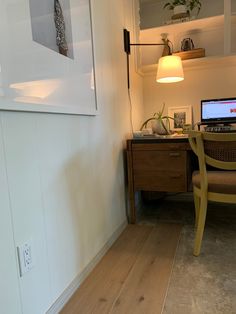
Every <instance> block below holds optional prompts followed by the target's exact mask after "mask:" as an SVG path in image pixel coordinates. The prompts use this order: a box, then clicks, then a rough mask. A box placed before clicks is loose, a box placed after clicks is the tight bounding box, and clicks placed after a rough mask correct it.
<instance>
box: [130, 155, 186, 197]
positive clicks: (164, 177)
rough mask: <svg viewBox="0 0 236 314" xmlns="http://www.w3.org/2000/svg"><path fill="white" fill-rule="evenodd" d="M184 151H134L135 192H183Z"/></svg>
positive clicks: (184, 178) (184, 188) (184, 184)
mask: <svg viewBox="0 0 236 314" xmlns="http://www.w3.org/2000/svg"><path fill="white" fill-rule="evenodd" d="M186 160H187V152H186V151H134V152H133V176H134V188H135V189H136V190H147V191H166V192H177V191H178V192H185V191H186V190H187V167H186Z"/></svg>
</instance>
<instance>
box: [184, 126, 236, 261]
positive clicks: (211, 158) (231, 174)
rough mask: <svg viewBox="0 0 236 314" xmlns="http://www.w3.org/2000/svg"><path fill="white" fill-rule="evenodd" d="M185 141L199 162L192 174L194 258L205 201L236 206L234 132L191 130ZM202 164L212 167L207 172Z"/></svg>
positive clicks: (235, 139) (200, 237)
mask: <svg viewBox="0 0 236 314" xmlns="http://www.w3.org/2000/svg"><path fill="white" fill-rule="evenodd" d="M189 142H190V145H191V148H192V150H193V151H194V153H195V154H196V155H197V157H198V162H199V171H195V172H193V175H192V183H193V193H194V205H195V229H196V234H195V243H194V251H193V255H195V256H198V255H199V254H200V250H201V243H202V237H203V232H204V227H205V220H206V213H207V203H208V200H210V201H215V202H223V203H234V204H236V171H235V170H236V133H208V132H197V131H196V132H195V131H193V132H190V134H189ZM206 165H210V166H212V167H214V168H213V169H212V170H209V169H207V167H206ZM215 168H216V169H215ZM218 169H220V170H218Z"/></svg>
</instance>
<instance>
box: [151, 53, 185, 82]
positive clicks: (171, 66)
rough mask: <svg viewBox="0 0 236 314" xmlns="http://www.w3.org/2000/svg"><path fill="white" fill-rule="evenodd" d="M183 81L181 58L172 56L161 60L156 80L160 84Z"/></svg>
mask: <svg viewBox="0 0 236 314" xmlns="http://www.w3.org/2000/svg"><path fill="white" fill-rule="evenodd" d="M183 79H184V72H183V66H182V61H181V58H180V57H178V56H172V55H170V56H165V57H162V58H160V59H159V62H158V69H157V78H156V81H157V82H158V83H175V82H180V81H183Z"/></svg>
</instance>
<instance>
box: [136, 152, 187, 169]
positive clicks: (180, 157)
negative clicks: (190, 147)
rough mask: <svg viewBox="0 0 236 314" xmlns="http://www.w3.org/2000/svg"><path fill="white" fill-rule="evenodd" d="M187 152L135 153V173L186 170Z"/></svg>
mask: <svg viewBox="0 0 236 314" xmlns="http://www.w3.org/2000/svg"><path fill="white" fill-rule="evenodd" d="M186 156H187V153H186V151H134V152H133V169H134V171H142V172H143V171H145V170H149V171H156V170H162V171H172V170H177V169H178V170H184V169H185V168H186Z"/></svg>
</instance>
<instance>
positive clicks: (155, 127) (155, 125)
mask: <svg viewBox="0 0 236 314" xmlns="http://www.w3.org/2000/svg"><path fill="white" fill-rule="evenodd" d="M165 126H166V124H165ZM166 129H167V130H168V127H167V126H166ZM152 132H153V133H156V134H159V135H166V134H169V132H168V131H167V132H166V130H165V129H164V128H163V125H162V123H161V121H158V120H154V121H152Z"/></svg>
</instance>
